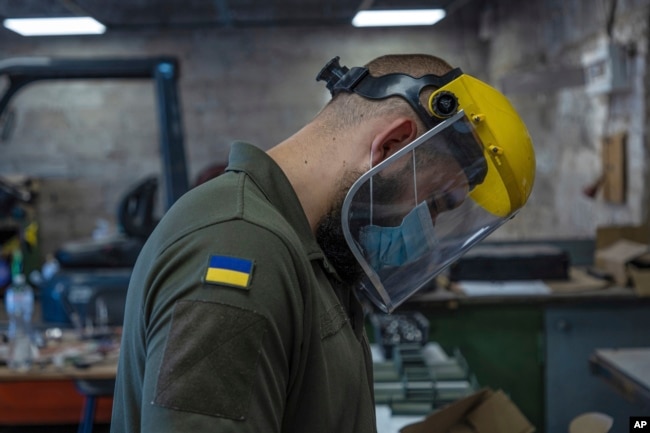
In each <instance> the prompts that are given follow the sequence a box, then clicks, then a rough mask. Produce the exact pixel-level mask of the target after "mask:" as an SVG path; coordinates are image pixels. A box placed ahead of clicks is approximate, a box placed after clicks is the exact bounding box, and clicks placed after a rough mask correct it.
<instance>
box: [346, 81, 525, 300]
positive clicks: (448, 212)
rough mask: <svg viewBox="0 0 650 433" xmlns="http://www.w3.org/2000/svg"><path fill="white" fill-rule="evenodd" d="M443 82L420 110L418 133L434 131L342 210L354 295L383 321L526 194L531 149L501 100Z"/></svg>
mask: <svg viewBox="0 0 650 433" xmlns="http://www.w3.org/2000/svg"><path fill="white" fill-rule="evenodd" d="M392 75H399V76H400V77H408V76H405V75H403V74H392ZM400 77H397V78H400ZM426 77H429V78H427V79H429V80H431V78H430V77H432V76H426ZM342 78H343V79H345V75H344V76H343V77H342ZM379 78H381V77H379ZM438 78H440V77H438ZM375 79H376V78H375ZM392 80H395V77H392ZM413 80H417V79H414V78H412V77H408V78H405V82H406V83H407V85H408V86H410V87H413V86H414V84H413V83H414V81H413ZM447 81H448V82H447V83H446V84H444V83H443V84H442V85H441V86H438V87H437V90H436V91H434V92H433V93H432V95H431V97H430V98H429V101H428V107H427V110H426V111H427V113H429V114H428V121H427V122H425V123H426V124H434V125H435V126H433V127H432V128H431V129H430V130H429V131H428V132H426V133H425V134H423V135H422V136H420V137H419V138H417V139H416V140H415V141H413V142H412V143H410V144H408V145H407V146H405V147H403V148H402V149H400V150H398V151H397V152H396V153H394V154H393V155H391V156H390V157H388V158H386V159H385V160H383V161H382V162H381V163H380V164H378V165H377V166H375V167H372V168H371V169H370V170H369V171H368V172H366V173H365V174H363V175H362V176H361V177H360V178H359V179H358V180H357V181H356V182H355V183H354V184H353V185H352V186H351V187H350V190H349V191H348V193H347V195H346V197H345V200H344V202H343V207H342V226H343V233H344V236H345V239H346V242H347V244H348V246H349V247H350V250H351V251H352V253H353V254H354V256H355V258H356V259H357V261H358V262H359V264H360V266H361V268H362V269H363V271H364V276H363V278H362V281H361V287H362V289H363V290H364V291H365V292H366V294H367V295H368V297H369V298H370V300H372V301H373V303H375V304H376V305H377V306H378V307H379V308H380V309H381V310H383V311H384V312H392V311H393V310H395V308H397V307H398V306H399V305H400V304H402V303H403V302H404V301H405V300H406V299H408V298H409V297H410V296H412V295H413V294H414V293H415V292H416V291H417V290H419V289H420V288H422V287H423V286H424V285H426V284H427V283H428V282H429V281H430V280H431V279H432V278H433V277H435V276H436V275H438V274H439V273H440V272H442V271H443V270H444V269H445V268H447V267H448V266H449V265H450V264H451V263H453V262H454V261H455V260H457V259H458V258H459V257H460V256H461V255H462V254H463V253H465V252H466V251H467V250H469V249H470V248H471V247H472V246H473V245H475V244H476V243H478V242H479V241H480V240H482V239H484V238H485V237H486V236H488V235H489V234H490V233H492V232H494V230H496V229H497V228H498V227H500V226H501V225H502V224H503V223H504V222H506V221H508V220H509V219H510V218H512V217H513V216H514V215H515V214H516V213H517V212H518V211H519V209H520V208H521V207H522V206H523V205H524V204H525V202H526V201H527V199H528V197H529V195H530V191H531V189H532V185H533V180H534V173H535V158H534V152H533V148H532V142H531V140H530V137H529V135H528V132H527V130H526V128H525V125H524V124H523V122H522V121H521V119H520V118H519V116H518V115H517V113H516V112H515V110H514V109H513V108H512V106H511V105H510V103H509V102H508V101H507V99H506V98H505V97H504V96H503V95H502V94H501V93H499V92H498V91H497V90H495V89H493V88H492V87H490V86H488V85H486V84H485V83H483V82H481V81H479V80H477V79H475V78H472V77H470V76H468V75H465V74H462V73H461V74H460V75H458V74H457V73H456V74H454V75H453V76H451V77H447ZM409 83H410V84H409ZM393 89H395V86H393ZM351 91H355V90H354V87H352V88H351ZM405 98H406V97H405ZM414 104H415V101H411V105H414ZM421 117H422V116H421ZM423 120H424V119H423Z"/></svg>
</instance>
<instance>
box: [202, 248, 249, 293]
mask: <svg viewBox="0 0 650 433" xmlns="http://www.w3.org/2000/svg"><path fill="white" fill-rule="evenodd" d="M252 276H253V261H252V260H248V259H240V258H238V257H230V256H220V255H216V254H213V255H211V256H210V261H209V262H208V269H207V270H206V272H205V276H204V277H203V281H204V282H205V283H209V284H224V285H227V286H233V287H239V288H247V287H248V285H249V284H250V281H251V278H252Z"/></svg>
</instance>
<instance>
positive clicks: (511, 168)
mask: <svg viewBox="0 0 650 433" xmlns="http://www.w3.org/2000/svg"><path fill="white" fill-rule="evenodd" d="M449 94H451V95H452V96H453V97H455V98H456V101H457V109H458V110H463V111H464V113H465V116H466V118H467V120H468V121H470V122H471V123H472V125H473V126H474V133H475V134H476V135H477V136H478V140H477V141H478V142H479V143H480V144H481V145H482V146H483V152H484V155H485V157H486V161H487V165H488V170H487V175H486V176H485V179H484V180H483V182H482V183H481V184H479V185H477V186H476V187H474V188H473V189H472V191H471V192H470V197H471V198H472V199H473V200H474V201H476V202H477V203H478V204H479V205H480V206H482V207H483V208H484V209H485V210H487V211H488V212H490V213H492V214H494V215H496V216H499V217H507V216H510V215H513V214H514V213H515V212H516V211H518V210H519V209H520V208H521V207H522V206H523V205H524V204H525V203H526V201H527V200H528V197H529V196H530V193H531V190H532V187H533V183H534V178H535V153H534V150H533V144H532V140H531V138H530V135H529V134H528V130H527V128H526V126H525V125H524V123H523V121H522V120H521V118H520V117H519V115H518V114H517V112H516V111H515V109H514V108H513V107H512V105H511V103H510V102H509V101H508V99H507V98H506V97H505V96H504V95H503V94H501V93H500V92H499V91H498V90H496V89H494V88H493V87H491V86H489V85H487V84H485V83H483V82H482V81H480V80H478V79H476V78H474V77H472V76H469V75H466V74H463V75H461V76H460V77H458V78H456V79H454V80H453V81H451V82H450V83H448V84H447V85H445V86H443V87H441V88H440V89H437V90H436V91H435V92H433V93H432V94H431V96H430V97H429V101H428V107H427V108H428V109H429V110H430V112H431V113H432V114H433V115H434V116H435V117H440V116H437V115H436V112H437V110H436V107H435V104H436V101H437V100H439V96H440V95H445V96H449ZM452 114H453V113H452Z"/></svg>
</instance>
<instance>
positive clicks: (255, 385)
mask: <svg viewBox="0 0 650 433" xmlns="http://www.w3.org/2000/svg"><path fill="white" fill-rule="evenodd" d="M406 74H408V75H406ZM413 77H416V78H413ZM317 78H318V79H319V80H323V81H325V82H326V84H327V87H328V88H329V89H330V91H331V92H332V94H333V95H334V97H333V99H332V101H331V102H330V103H329V104H328V105H327V106H326V107H325V108H324V109H323V110H322V111H321V112H320V113H319V114H318V115H317V116H316V118H315V119H313V121H312V122H310V123H309V124H307V125H306V126H305V127H304V128H302V129H301V130H300V131H298V132H297V133H295V134H294V135H293V136H291V137H289V138H288V139H286V140H285V141H284V142H282V143H280V144H278V145H277V146H275V147H273V148H272V149H271V150H269V151H268V152H266V153H265V152H262V151H261V150H259V149H257V148H255V147H253V146H251V145H249V144H245V143H235V144H234V145H233V147H232V149H231V154H230V161H229V165H228V168H227V170H226V173H225V174H223V175H221V176H219V177H218V178H217V179H213V180H211V181H209V182H206V183H205V184H202V185H200V186H198V187H196V188H194V189H193V190H192V191H190V192H189V193H187V194H186V195H185V196H183V197H182V198H181V199H180V200H179V201H178V202H177V203H176V204H175V205H174V206H173V207H172V208H171V209H170V210H169V211H168V212H167V214H166V215H165V216H164V218H163V219H162V221H161V222H160V223H159V225H158V227H157V228H156V230H155V232H154V233H153V235H152V236H151V237H150V238H149V240H148V242H147V245H146V246H145V247H144V249H143V251H142V253H141V255H140V257H139V259H138V262H137V264H136V267H135V269H134V272H133V276H132V279H131V283H130V286H129V293H128V298H127V309H126V314H125V317H126V319H125V323H124V336H123V341H122V351H121V356H120V362H119V368H118V377H117V386H116V389H115V397H114V398H115V403H114V408H113V419H112V425H111V431H112V432H114V433H117V432H138V431H146V432H156V433H159V432H177V431H188V432H197V433H198V432H202V431H215V432H310V433H314V432H316V433H318V432H323V433H325V432H327V433H331V432H337V433H344V432H350V433H352V432H354V433H364V432H374V431H375V430H376V426H375V416H374V402H373V395H372V387H373V386H372V385H373V383H372V360H371V356H370V352H369V350H368V344H367V340H366V336H365V334H364V327H363V326H364V316H363V309H362V306H361V303H360V301H359V297H360V296H362V293H363V294H364V295H363V296H367V297H368V298H369V299H371V300H372V301H373V302H375V304H376V305H377V306H378V307H379V308H380V309H382V310H384V311H392V310H393V309H394V308H396V307H397V306H398V305H399V304H400V303H401V302H403V301H404V300H405V299H406V298H408V296H410V295H412V294H413V293H414V291H416V290H417V289H418V288H419V287H421V286H422V284H424V283H426V281H428V280H430V279H431V278H432V277H433V276H434V275H435V274H436V273H439V272H440V271H441V270H442V269H444V267H445V266H447V265H448V264H449V263H450V262H451V261H452V260H453V259H454V258H455V257H458V256H459V255H460V254H462V253H463V252H464V251H466V249H467V248H469V247H470V246H471V245H473V244H474V243H476V242H478V240H480V239H482V238H484V237H485V236H487V234H488V233H490V232H492V231H493V230H494V229H496V227H498V226H499V225H500V224H501V223H502V222H503V221H505V220H507V219H508V218H510V217H512V216H513V215H514V214H515V213H516V211H517V210H518V209H519V208H520V207H521V206H523V204H524V203H525V201H526V199H527V198H528V195H529V193H530V188H531V187H532V181H533V175H534V157H533V153H532V145H531V143H530V139H529V138H528V135H527V133H526V130H525V127H524V126H523V123H521V120H520V119H519V118H518V116H517V115H516V113H515V112H514V110H513V109H512V107H511V106H510V105H509V104H508V103H507V101H506V100H505V98H504V97H503V96H502V95H500V94H499V93H498V92H497V91H496V90H494V89H492V88H489V87H488V86H486V85H485V84H483V83H481V82H480V81H478V80H475V79H473V78H471V77H468V76H466V75H464V74H462V72H461V71H460V70H459V69H452V68H451V67H450V66H449V65H448V64H447V63H446V62H444V61H443V60H441V59H439V58H436V57H433V56H426V55H393V56H385V57H381V58H378V59H376V60H374V61H372V62H370V63H369V64H368V65H367V67H365V68H352V69H348V68H346V67H341V66H340V65H339V64H338V58H335V59H333V60H332V61H331V62H330V63H328V64H327V65H326V66H325V67H324V68H323V70H322V71H321V73H320V74H319V75H318V77H317ZM484 108H485V110H484ZM466 109H468V110H469V111H470V112H467V111H466ZM418 137H419V138H418ZM454 214H455V216H454ZM448 215H452V216H451V217H448ZM434 226H435V228H434Z"/></svg>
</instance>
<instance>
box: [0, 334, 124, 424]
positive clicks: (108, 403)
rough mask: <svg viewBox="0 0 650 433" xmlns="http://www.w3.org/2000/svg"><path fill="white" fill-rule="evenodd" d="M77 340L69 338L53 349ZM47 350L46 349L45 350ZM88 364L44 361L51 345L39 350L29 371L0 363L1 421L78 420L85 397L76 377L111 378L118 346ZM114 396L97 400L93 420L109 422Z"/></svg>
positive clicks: (11, 422) (24, 422) (62, 422)
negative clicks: (58, 364)
mask: <svg viewBox="0 0 650 433" xmlns="http://www.w3.org/2000/svg"><path fill="white" fill-rule="evenodd" d="M70 344H77V345H79V344H80V343H79V342H78V341H77V342H75V341H74V340H71V342H70V343H63V344H61V346H60V347H55V348H54V350H55V351H56V350H61V349H62V348H64V347H69V345H70ZM48 350H49V352H48ZM104 353H105V356H104V357H103V359H100V358H96V359H95V363H93V364H92V365H91V366H88V367H84V368H80V367H76V366H75V365H74V364H73V363H72V362H71V361H70V360H67V361H66V362H65V363H64V365H63V366H61V367H57V366H55V365H54V363H52V362H44V361H43V360H46V361H47V359H48V358H47V357H48V356H51V355H52V348H49V349H44V350H42V351H41V354H42V356H43V357H42V358H41V361H43V362H42V365H41V364H39V363H38V362H37V363H36V364H35V365H34V366H33V367H32V368H31V369H30V370H28V371H14V370H10V369H9V368H7V367H6V366H5V365H2V366H0V425H4V426H11V425H48V424H51V425H54V424H77V423H78V422H79V421H80V419H81V417H82V411H83V408H84V397H83V395H82V394H81V393H80V392H79V391H78V389H77V381H79V380H112V379H115V375H116V372H117V355H118V354H119V347H116V348H114V349H113V350H108V351H106V352H104ZM112 404H113V399H112V397H102V398H99V399H98V400H97V409H96V414H95V422H97V423H109V422H110V419H111V411H112Z"/></svg>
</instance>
